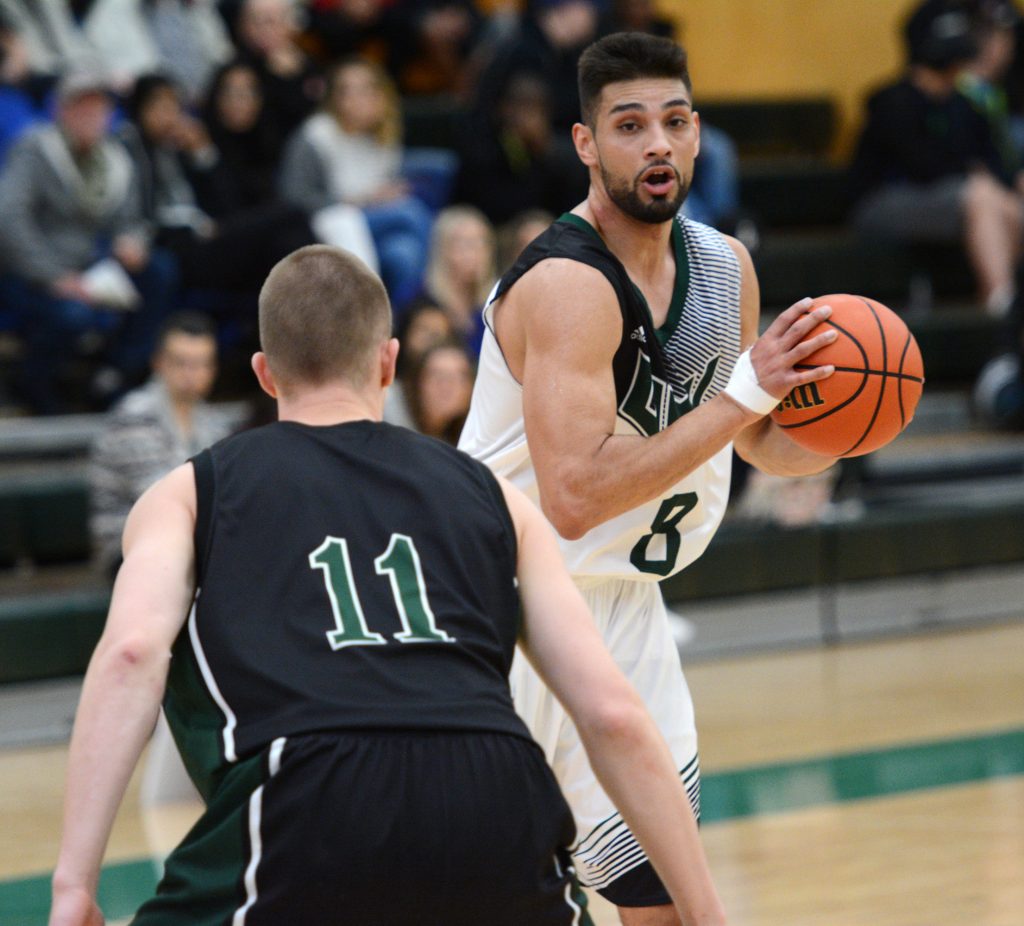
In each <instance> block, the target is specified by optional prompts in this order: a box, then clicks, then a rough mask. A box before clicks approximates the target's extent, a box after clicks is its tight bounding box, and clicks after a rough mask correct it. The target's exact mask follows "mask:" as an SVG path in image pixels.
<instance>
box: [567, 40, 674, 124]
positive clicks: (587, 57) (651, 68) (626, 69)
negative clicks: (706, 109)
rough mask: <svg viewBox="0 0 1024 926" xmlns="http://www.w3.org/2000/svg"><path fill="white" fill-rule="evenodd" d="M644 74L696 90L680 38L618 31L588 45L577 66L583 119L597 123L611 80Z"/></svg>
mask: <svg viewBox="0 0 1024 926" xmlns="http://www.w3.org/2000/svg"><path fill="white" fill-rule="evenodd" d="M644 77H669V78H675V79H678V80H681V81H682V82H683V84H684V86H685V87H686V89H687V91H688V92H690V93H693V85H692V84H691V83H690V71H689V67H688V65H687V59H686V49H684V48H683V46H682V45H680V44H679V43H678V42H673V41H672V40H671V39H667V38H663V37H662V36H657V35H649V34H648V33H646V32H615V33H613V34H612V35H606V36H605V37H604V38H602V39H598V40H597V41H596V42H594V43H593V44H592V45H589V46H587V48H586V49H584V51H583V54H582V55H580V60H579V66H578V69H577V78H578V84H579V94H580V111H581V114H582V116H583V121H584V122H585V123H586V124H587V125H589V126H591V127H593V125H594V120H595V118H596V117H597V112H596V106H597V100H598V98H599V97H600V96H601V91H602V90H603V89H604V88H605V86H606V85H607V84H613V83H617V82H619V81H624V80H640V79H641V78H644Z"/></svg>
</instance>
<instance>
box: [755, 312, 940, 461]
mask: <svg viewBox="0 0 1024 926" xmlns="http://www.w3.org/2000/svg"><path fill="white" fill-rule="evenodd" d="M820 305H830V306H832V314H831V315H830V316H829V317H828V319H826V320H825V321H824V322H822V323H821V325H819V326H818V327H817V328H815V329H814V331H813V332H812V333H811V335H809V336H808V337H811V336H813V335H815V334H820V333H821V332H822V331H823V330H824V329H823V327H822V326H823V325H827V326H829V327H831V328H834V329H835V330H836V331H837V332H838V333H839V336H838V337H837V338H836V340H835V341H833V342H832V343H831V344H829V345H827V346H825V347H823V348H821V350H817V351H815V352H814V353H813V354H811V355H810V356H809V357H808V358H807V359H806V360H805V361H804V362H803V363H801V364H798V365H797V369H810V368H811V367H815V366H819V365H821V364H825V363H831V364H835V368H836V371H835V373H833V374H832V375H831V376H830V377H828V378H827V379H823V380H819V381H818V382H815V383H808V384H807V385H805V386H798V387H797V388H796V389H794V390H793V391H792V392H791V393H790V394H789V395H788V396H786V398H784V399H783V400H782V401H781V402H780V403H779V405H778V407H777V408H776V409H775V411H773V412H772V419H773V420H774V421H775V422H776V423H777V424H778V425H779V427H781V428H783V429H785V431H786V433H787V434H788V435H789V436H790V437H791V438H792V439H793V440H794V441H796V443H798V444H800V446H802V447H806V448H807V449H808V450H814V451H816V452H818V453H823V454H826V455H828V456H833V457H857V456H860V455H861V454H864V453H870V452H871V451H872V450H877V449H878V448H879V447H882V446H884V445H885V444H887V443H889V441H891V440H892V439H893V438H894V437H895V436H896V435H897V434H899V433H900V431H902V430H903V429H904V428H905V427H906V426H907V425H908V424H909V423H910V420H911V419H912V418H913V417H914V409H916V408H917V401H918V399H920V398H921V390H922V389H923V388H924V365H923V364H922V363H921V351H920V349H919V348H918V346H917V341H915V340H914V336H913V335H912V334H911V333H910V331H909V330H908V329H907V326H906V325H905V324H904V322H903V320H902V319H901V318H900V317H899V316H898V315H896V313H895V312H893V311H892V310H891V309H887V308H886V307H885V306H884V305H882V304H881V303H879V302H875V301H874V300H873V299H866V298H864V297H863V296H850V295H832V296H819V297H818V298H817V299H815V300H814V304H813V306H812V307H811V309H814V308H817V307H818V306H820Z"/></svg>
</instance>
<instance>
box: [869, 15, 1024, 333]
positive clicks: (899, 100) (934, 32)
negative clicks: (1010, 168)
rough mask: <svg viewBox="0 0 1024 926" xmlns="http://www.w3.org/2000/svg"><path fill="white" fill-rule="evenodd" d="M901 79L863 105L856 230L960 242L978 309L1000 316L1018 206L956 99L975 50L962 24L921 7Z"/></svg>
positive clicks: (964, 103)
mask: <svg viewBox="0 0 1024 926" xmlns="http://www.w3.org/2000/svg"><path fill="white" fill-rule="evenodd" d="M905 38H906V42H907V49H908V55H909V64H908V67H907V71H906V73H905V74H904V76H903V77H902V78H901V79H900V80H899V81H897V82H896V83H894V84H892V85H890V86H887V87H884V88H883V89H881V90H880V91H878V92H877V93H875V94H874V95H873V96H872V97H871V99H870V100H869V101H868V116H867V121H866V123H865V125H864V128H863V130H862V133H861V137H860V140H859V143H858V146H857V151H856V154H855V157H854V161H853V165H852V170H851V181H852V188H853V190H852V191H853V195H854V198H855V203H856V204H855V207H854V212H853V221H854V224H855V225H856V227H857V228H858V229H859V230H861V231H862V232H863V233H865V234H867V235H871V236H873V237H881V238H892V239H896V240H900V241H910V242H928V241H948V242H957V241H962V242H963V244H964V247H965V250H966V253H967V258H968V261H969V262H970V264H971V267H972V269H973V271H974V274H975V277H976V279H977V283H978V289H979V298H980V302H981V305H982V306H983V307H984V309H985V310H986V311H987V312H988V313H990V314H991V315H994V316H1003V315H1005V314H1006V313H1007V312H1008V311H1009V309H1010V306H1011V305H1012V303H1013V299H1014V292H1015V285H1014V271H1015V267H1016V264H1017V262H1018V260H1019V259H1020V256H1021V240H1022V234H1024V203H1022V200H1021V197H1020V196H1019V195H1018V194H1017V193H1016V192H1015V191H1014V190H1013V189H1012V188H1011V187H1010V186H1009V185H1008V184H1007V178H1006V177H1005V176H1004V175H1003V163H1002V159H1001V157H1000V153H999V151H998V149H997V147H996V145H995V144H994V142H993V139H992V133H991V130H990V128H989V125H988V122H987V120H986V119H985V117H984V116H982V115H981V114H980V113H978V112H977V111H976V110H975V109H974V107H973V106H972V105H971V104H970V102H968V100H967V99H966V98H965V97H964V96H963V95H962V94H960V93H958V92H957V90H956V83H957V78H958V75H959V74H960V72H961V71H962V70H963V68H964V66H965V65H966V64H967V63H968V62H969V61H970V60H971V59H972V58H973V57H974V55H975V53H976V48H975V44H974V40H973V38H972V32H971V22H970V19H969V17H968V15H967V14H966V13H965V12H964V11H963V9H961V8H960V7H959V6H955V5H951V4H950V3H947V2H943V0H926V2H925V3H923V4H922V5H921V6H919V7H918V8H917V9H916V10H915V11H914V13H913V14H912V15H911V17H910V18H909V20H908V21H907V25H906V29H905Z"/></svg>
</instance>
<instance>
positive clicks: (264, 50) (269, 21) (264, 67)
mask: <svg viewBox="0 0 1024 926" xmlns="http://www.w3.org/2000/svg"><path fill="white" fill-rule="evenodd" d="M237 32H238V43H239V48H240V52H241V56H242V60H243V61H245V62H246V63H247V64H249V65H251V66H252V67H253V68H254V69H255V71H256V73H257V74H258V75H259V79H260V83H261V84H262V85H263V99H264V106H265V107H266V110H267V112H268V114H269V116H270V118H271V119H272V120H273V121H274V123H275V124H276V126H277V128H278V130H279V131H280V132H281V133H282V135H285V136H287V135H290V134H291V133H292V132H293V131H294V130H295V129H296V128H297V127H298V126H299V125H300V124H301V123H302V121H303V120H304V119H305V118H306V117H307V116H309V115H310V114H311V113H312V112H313V110H315V109H316V107H317V105H318V103H319V102H320V100H321V98H322V97H323V91H324V82H323V78H322V77H321V75H320V72H319V70H318V69H317V67H316V65H315V64H314V63H313V61H312V60H311V59H310V58H309V57H308V56H307V55H306V53H305V52H304V51H303V50H302V49H301V48H300V47H299V45H298V42H297V40H298V36H299V30H298V21H297V13H296V9H295V4H294V2H293V0H244V3H243V4H242V7H241V11H240V13H239V17H238V26H237Z"/></svg>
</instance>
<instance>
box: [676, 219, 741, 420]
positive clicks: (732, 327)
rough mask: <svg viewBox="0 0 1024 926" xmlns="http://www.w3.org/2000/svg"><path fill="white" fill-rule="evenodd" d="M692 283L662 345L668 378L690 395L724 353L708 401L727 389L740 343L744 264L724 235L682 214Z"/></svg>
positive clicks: (680, 222) (705, 397)
mask: <svg viewBox="0 0 1024 926" xmlns="http://www.w3.org/2000/svg"><path fill="white" fill-rule="evenodd" d="M677 221H678V222H679V225H680V227H681V228H682V230H683V237H684V240H685V242H686V254H687V258H688V260H689V264H690V282H689V287H688V288H687V291H686V300H685V302H684V303H683V315H682V318H681V319H680V320H679V324H678V325H676V327H675V330H674V331H673V332H672V335H671V336H670V337H669V339H668V341H667V342H666V343H665V344H664V347H663V349H664V352H665V357H666V359H667V361H668V364H667V366H668V374H669V380H670V381H671V383H672V388H673V389H674V390H675V391H677V392H678V393H679V394H680V395H692V394H693V389H694V387H695V386H696V384H697V382H698V381H699V379H700V377H701V375H702V374H703V372H704V370H705V369H706V367H707V364H708V363H709V362H710V361H711V359H712V358H713V357H714V356H715V355H716V354H718V355H720V356H721V360H720V361H719V363H718V367H717V369H716V370H715V374H714V377H713V378H712V380H711V385H710V386H709V388H708V390H707V392H706V393H705V395H704V401H707V400H708V399H710V398H712V397H713V396H716V395H718V393H719V392H721V391H722V390H724V389H725V387H726V385H727V384H728V382H729V377H730V376H731V375H732V370H733V367H734V366H735V365H736V359H737V357H739V347H740V312H739V310H738V309H739V304H740V283H741V274H740V263H739V260H737V258H736V255H735V253H733V250H732V248H730V247H729V245H728V243H727V242H726V240H725V239H724V238H723V237H722V235H721V233H719V232H717V231H715V229H713V228H709V227H708V226H707V225H702V224H700V223H699V222H693V221H691V220H689V219H685V218H683V217H682V216H679V217H678V219H677Z"/></svg>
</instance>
